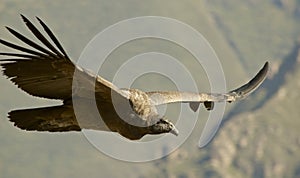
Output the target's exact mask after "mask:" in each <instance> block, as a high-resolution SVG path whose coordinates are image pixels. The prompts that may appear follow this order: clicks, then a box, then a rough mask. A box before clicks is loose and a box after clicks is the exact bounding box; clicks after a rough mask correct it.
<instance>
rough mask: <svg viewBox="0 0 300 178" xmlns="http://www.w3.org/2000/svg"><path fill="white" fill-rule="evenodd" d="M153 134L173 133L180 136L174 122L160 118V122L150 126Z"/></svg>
mask: <svg viewBox="0 0 300 178" xmlns="http://www.w3.org/2000/svg"><path fill="white" fill-rule="evenodd" d="M150 130H151V134H161V133H171V134H173V135H176V136H178V134H179V131H178V130H177V129H176V127H175V126H174V124H173V123H171V122H170V121H168V120H166V119H160V120H158V122H156V123H155V124H153V125H152V126H150Z"/></svg>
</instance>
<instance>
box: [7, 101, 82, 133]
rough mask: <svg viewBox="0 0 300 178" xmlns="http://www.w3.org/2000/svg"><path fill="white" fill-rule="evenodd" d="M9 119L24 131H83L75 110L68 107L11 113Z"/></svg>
mask: <svg viewBox="0 0 300 178" xmlns="http://www.w3.org/2000/svg"><path fill="white" fill-rule="evenodd" d="M9 119H10V121H11V122H14V125H15V126H17V127H19V128H20V129H23V130H30V131H33V130H36V131H50V132H65V131H80V130H81V128H80V127H79V125H78V123H77V121H76V118H75V116H74V113H73V109H72V108H71V107H68V106H52V107H45V108H34V109H24V110H15V111H11V112H9Z"/></svg>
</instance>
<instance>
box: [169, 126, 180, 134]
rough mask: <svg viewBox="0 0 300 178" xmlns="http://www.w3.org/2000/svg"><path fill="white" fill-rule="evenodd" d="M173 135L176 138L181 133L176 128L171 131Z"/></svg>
mask: <svg viewBox="0 0 300 178" xmlns="http://www.w3.org/2000/svg"><path fill="white" fill-rule="evenodd" d="M170 133H171V134H173V135H175V136H178V134H179V131H178V130H177V129H176V128H175V127H174V128H173V129H172V130H171V131H170Z"/></svg>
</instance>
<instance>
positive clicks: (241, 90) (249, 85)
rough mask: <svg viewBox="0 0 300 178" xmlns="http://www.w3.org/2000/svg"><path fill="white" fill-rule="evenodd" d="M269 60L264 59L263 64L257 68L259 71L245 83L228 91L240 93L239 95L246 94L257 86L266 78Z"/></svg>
mask: <svg viewBox="0 0 300 178" xmlns="http://www.w3.org/2000/svg"><path fill="white" fill-rule="evenodd" d="M269 66H270V64H269V61H266V62H265V64H264V66H263V67H262V68H261V69H260V70H259V72H258V73H257V74H256V75H255V76H254V77H253V78H252V79H251V80H250V81H249V82H248V83H246V84H245V85H243V86H241V87H239V88H237V89H235V90H232V91H230V93H240V94H241V95H248V94H250V93H251V92H253V91H254V90H255V89H256V88H258V87H259V86H260V85H261V84H262V83H263V81H264V80H265V79H266V77H267V74H268V72H269Z"/></svg>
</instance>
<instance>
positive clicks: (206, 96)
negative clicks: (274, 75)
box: [147, 62, 269, 111]
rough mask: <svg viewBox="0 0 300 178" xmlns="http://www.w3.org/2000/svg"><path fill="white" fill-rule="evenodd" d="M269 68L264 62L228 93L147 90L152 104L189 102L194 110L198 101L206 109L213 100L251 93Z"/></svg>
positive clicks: (221, 100)
mask: <svg viewBox="0 0 300 178" xmlns="http://www.w3.org/2000/svg"><path fill="white" fill-rule="evenodd" d="M268 70H269V63H268V62H266V63H265V65H264V66H263V68H262V69H261V70H260V71H259V72H258V73H257V74H256V76H255V77H254V78H253V79H252V80H250V81H249V82H248V83H246V84H245V85H243V86H241V87H239V88H237V89H235V90H232V91H230V92H228V93H224V94H220V93H191V92H180V91H166V92H164V91H154V92H147V94H148V96H149V97H150V98H151V100H152V103H153V104H154V105H161V104H167V103H175V102H183V103H190V107H191V109H192V110H194V111H196V110H197V109H198V107H199V104H200V103H204V105H205V107H206V108H207V109H208V110H211V109H213V105H214V102H224V101H227V102H233V101H236V100H240V99H243V98H245V97H246V96H248V95H249V94H250V93H252V92H253V91H254V90H255V89H256V88H257V87H259V86H260V84H261V83H262V82H263V81H264V80H265V78H266V76H267V73H268Z"/></svg>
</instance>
